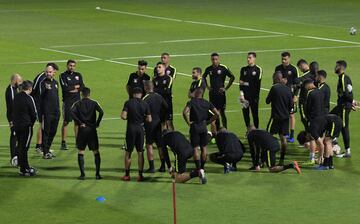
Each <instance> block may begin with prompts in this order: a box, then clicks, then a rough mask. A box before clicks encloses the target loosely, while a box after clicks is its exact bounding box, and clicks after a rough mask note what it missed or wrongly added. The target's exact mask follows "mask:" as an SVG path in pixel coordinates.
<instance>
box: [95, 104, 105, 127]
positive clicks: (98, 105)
mask: <svg viewBox="0 0 360 224" xmlns="http://www.w3.org/2000/svg"><path fill="white" fill-rule="evenodd" d="M95 110H96V111H97V112H98V113H99V115H98V118H97V121H96V127H99V126H100V122H101V120H102V118H103V116H104V110H103V109H102V108H101V106H100V104H99V103H96V107H95Z"/></svg>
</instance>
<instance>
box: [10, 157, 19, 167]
mask: <svg viewBox="0 0 360 224" xmlns="http://www.w3.org/2000/svg"><path fill="white" fill-rule="evenodd" d="M10 163H11V166H13V167H17V166H18V165H19V160H18V157H17V156H14V157H13V158H12V159H11V161H10Z"/></svg>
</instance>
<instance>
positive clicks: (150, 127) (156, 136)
mask: <svg viewBox="0 0 360 224" xmlns="http://www.w3.org/2000/svg"><path fill="white" fill-rule="evenodd" d="M145 133H146V135H145V136H146V144H147V145H152V144H154V143H156V145H157V146H158V147H161V146H162V144H163V141H162V136H161V135H162V133H161V123H160V122H159V123H158V124H154V123H151V124H146V125H145Z"/></svg>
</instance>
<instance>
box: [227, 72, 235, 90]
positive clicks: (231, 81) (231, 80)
mask: <svg viewBox="0 0 360 224" xmlns="http://www.w3.org/2000/svg"><path fill="white" fill-rule="evenodd" d="M226 71H227V72H226V76H227V77H229V82H228V84H227V86H226V87H225V91H226V90H228V89H229V88H230V87H231V85H232V84H233V82H234V80H235V76H234V74H232V72H231V71H230V69H228V68H227V69H226Z"/></svg>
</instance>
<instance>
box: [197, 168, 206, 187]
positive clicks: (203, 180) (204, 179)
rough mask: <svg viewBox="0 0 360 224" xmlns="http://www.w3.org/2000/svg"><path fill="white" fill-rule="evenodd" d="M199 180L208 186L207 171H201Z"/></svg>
mask: <svg viewBox="0 0 360 224" xmlns="http://www.w3.org/2000/svg"><path fill="white" fill-rule="evenodd" d="M199 179H200V183H201V184H206V182H207V179H206V177H205V171H204V170H203V169H201V170H200V171H199Z"/></svg>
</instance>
